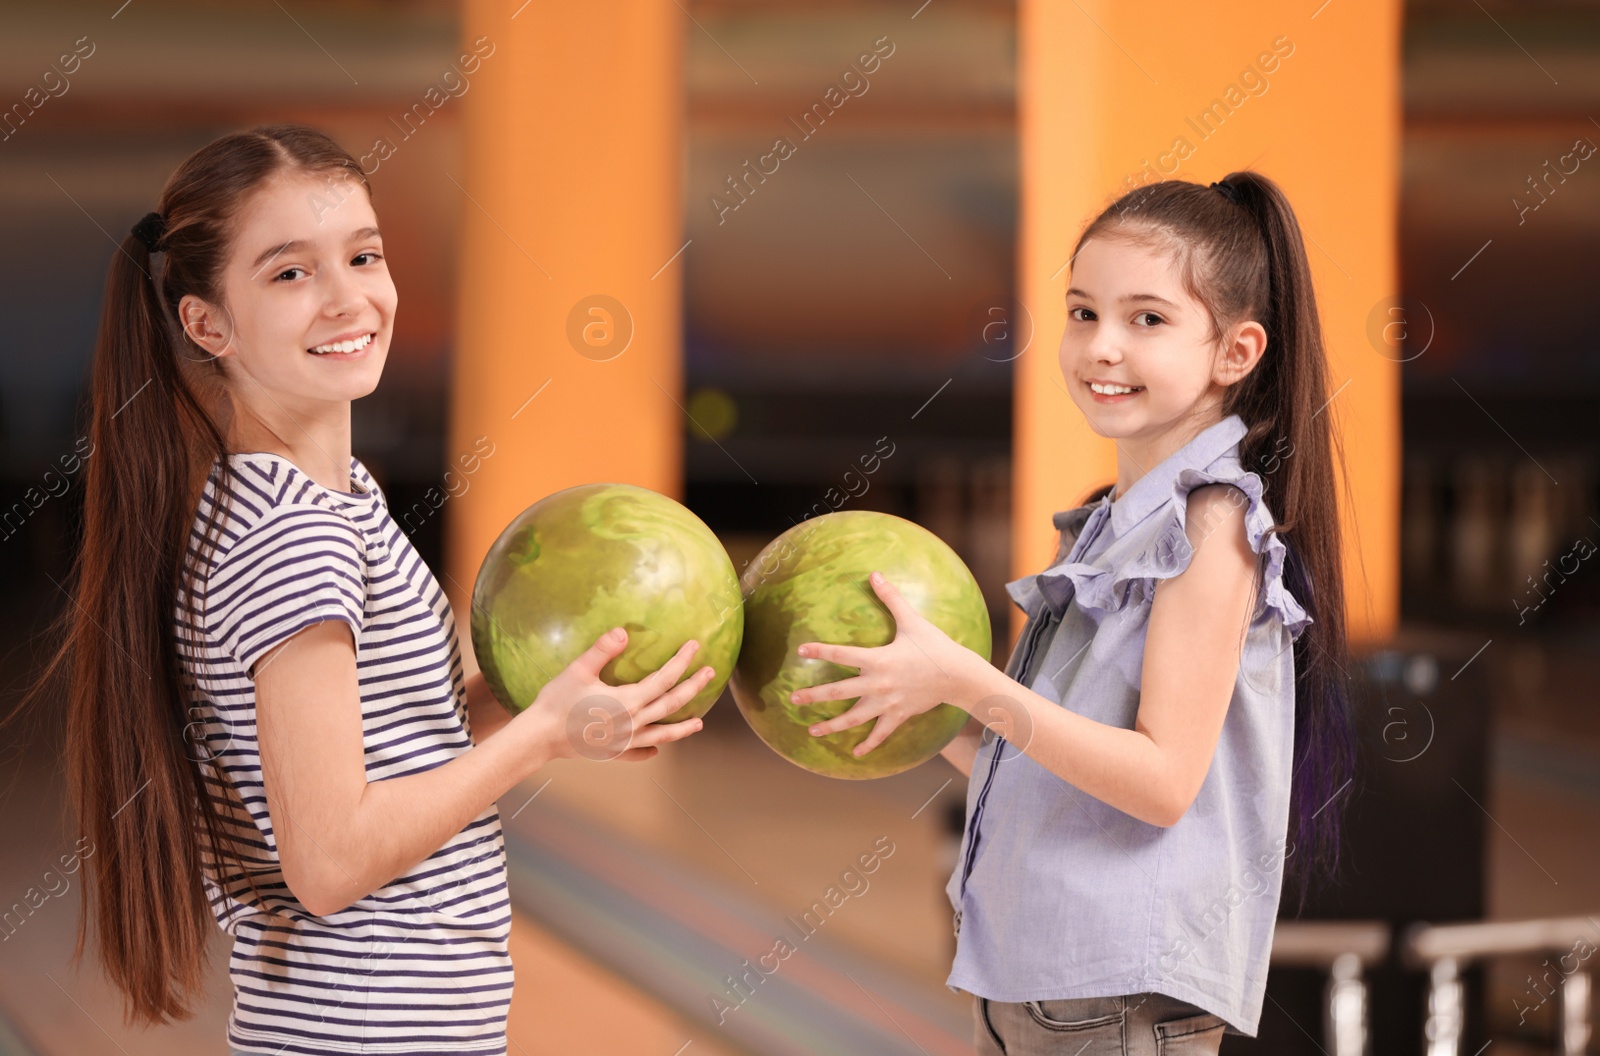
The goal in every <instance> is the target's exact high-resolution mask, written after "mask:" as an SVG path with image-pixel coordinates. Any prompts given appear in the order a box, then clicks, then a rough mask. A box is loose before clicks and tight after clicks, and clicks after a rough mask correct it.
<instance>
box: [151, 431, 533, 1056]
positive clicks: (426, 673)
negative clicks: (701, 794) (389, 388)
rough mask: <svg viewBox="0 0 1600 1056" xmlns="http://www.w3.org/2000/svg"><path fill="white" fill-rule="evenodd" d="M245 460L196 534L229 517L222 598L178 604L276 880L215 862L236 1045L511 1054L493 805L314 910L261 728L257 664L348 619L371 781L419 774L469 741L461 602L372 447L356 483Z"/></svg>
mask: <svg viewBox="0 0 1600 1056" xmlns="http://www.w3.org/2000/svg"><path fill="white" fill-rule="evenodd" d="M230 461H231V464H232V467H233V474H232V477H233V479H232V481H231V486H230V488H229V493H228V496H227V502H226V503H220V504H219V502H218V484H219V480H220V465H219V464H218V463H215V462H214V463H213V465H212V472H211V477H210V479H209V480H208V481H207V483H206V486H205V491H204V494H203V496H202V498H201V500H200V504H199V509H198V510H197V513H196V519H195V524H194V528H193V531H192V533H191V536H190V544H189V545H190V553H191V555H194V554H198V553H200V551H201V541H202V538H203V537H204V536H205V534H206V533H207V532H208V531H209V532H215V528H216V527H217V526H218V522H219V521H220V532H216V533H215V534H214V536H213V537H214V538H215V540H216V543H215V552H214V553H212V554H210V556H209V561H208V563H207V564H206V565H205V566H203V567H205V568H206V579H205V585H204V587H203V591H202V594H203V598H202V600H203V602H204V604H203V605H200V604H197V603H193V602H190V603H187V604H186V602H187V601H189V599H188V595H187V592H180V601H179V604H178V607H177V612H176V615H177V630H178V635H179V643H180V649H179V652H180V655H182V656H183V661H182V662H183V666H184V669H185V670H186V671H187V672H189V674H190V675H191V676H192V677H193V679H194V683H195V687H196V688H195V692H194V695H193V697H192V698H191V702H192V707H191V710H190V715H189V717H190V719H191V722H190V726H189V730H188V740H189V742H190V745H191V747H190V755H191V757H193V758H196V760H197V762H198V763H199V765H200V766H201V768H202V771H203V772H204V773H205V774H206V777H207V780H208V783H209V784H210V785H211V787H212V790H213V794H215V795H216V796H217V797H218V798H219V800H220V801H221V804H222V806H221V809H222V812H223V815H224V818H225V819H227V820H226V824H227V825H228V827H229V829H230V831H231V832H232V833H233V834H236V842H237V844H238V846H239V849H240V852H241V854H242V856H243V857H244V859H245V862H246V866H247V868H248V869H249V871H250V872H251V874H252V876H253V877H254V879H255V881H256V886H257V887H258V888H259V889H260V892H261V895H260V897H259V898H258V897H257V896H256V895H255V894H254V893H253V892H252V891H251V890H250V887H249V885H248V884H246V882H245V881H244V879H243V878H242V877H241V876H239V875H238V874H237V870H236V868H234V867H233V866H232V865H231V863H227V862H226V859H224V860H223V861H224V863H226V864H223V865H219V864H218V863H217V862H215V861H208V862H207V865H206V890H207V894H208V896H209V897H210V900H211V905H212V909H213V911H214V913H215V915H216V918H217V923H218V924H219V925H220V926H221V927H222V928H223V930H224V931H226V932H227V933H228V934H229V935H231V936H233V939H234V943H233V952H232V954H231V956H230V958H229V965H228V967H229V974H230V975H231V976H232V979H233V993H234V998H233V1010H232V1013H231V1015H230V1016H229V1019H228V1042H229V1044H230V1045H232V1046H233V1047H234V1048H235V1049H238V1050H242V1051H245V1052H260V1053H269V1052H270V1053H425V1052H426V1053H434V1052H439V1053H444V1052H449V1053H473V1054H482V1056H501V1054H503V1053H505V1051H506V1038H505V1026H506V1013H507V1010H508V1007H509V1005H510V1002H511V990H512V970H511V958H510V953H509V950H508V948H507V940H508V938H509V934H510V930H511V908H510V900H509V897H508V893H507V888H506V856H505V843H504V840H503V838H502V836H501V831H500V815H499V812H498V811H497V810H496V808H495V806H494V804H490V805H489V806H488V807H487V808H485V809H484V811H483V813H481V814H479V815H478V816H477V817H476V818H475V819H474V820H473V821H472V822H471V824H469V825H467V827H466V828H465V829H463V830H462V831H461V832H460V833H458V834H457V835H456V836H454V837H452V838H451V840H450V841H449V842H448V843H447V844H445V846H443V847H441V848H439V849H438V850H437V851H435V852H434V853H433V854H431V855H429V856H428V857H427V858H426V859H424V860H423V861H421V862H419V863H418V864H417V865H416V866H414V867H413V868H412V869H410V870H409V871H408V872H406V873H405V874H404V875H402V876H399V877H397V878H396V879H394V880H393V881H391V882H390V883H388V884H386V885H385V886H383V887H381V888H379V889H378V890H376V891H373V892H371V893H369V894H367V895H365V896H363V897H361V898H359V899H357V900H356V901H355V902H354V903H353V904H351V905H350V906H348V907H347V908H345V909H342V910H339V911H338V912H336V913H332V914H330V915H328V916H324V917H318V916H314V915H313V914H311V913H309V912H307V911H306V909H305V907H304V906H302V905H301V904H300V902H299V900H298V899H297V898H296V897H295V896H294V894H293V893H292V892H291V891H290V890H289V888H288V887H287V886H286V885H285V884H284V881H283V872H282V868H281V866H280V865H279V862H278V851H277V844H276V841H275V840H274V837H273V831H272V821H271V818H270V816H269V815H268V813H267V801H266V794H265V791H264V789H263V786H262V783H261V757H260V755H259V754H258V749H257V741H256V708H255V704H256V702H255V683H254V682H253V681H252V678H251V671H252V666H253V665H254V664H255V662H256V661H257V659H259V658H260V657H261V656H262V655H263V654H264V653H266V652H267V651H268V650H269V649H271V648H272V647H273V646H275V645H277V644H278V643H280V642H282V641H284V640H285V639H287V638H289V637H290V636H291V635H293V634H295V633H296V632H297V631H300V630H303V629H304V628H306V627H308V626H310V625H312V624H314V623H317V622H319V621H322V620H342V621H343V622H344V623H346V624H347V625H348V626H349V627H350V631H351V633H352V635H353V636H354V639H355V642H356V666H357V669H358V674H359V678H360V686H361V718H362V735H363V741H364V744H365V762H366V776H367V780H368V781H384V780H389V779H392V778H400V777H405V776H406V775H408V774H416V773H420V772H422V771H425V770H428V769H431V768H432V767H435V766H439V765H441V764H443V763H445V762H447V761H449V760H450V759H452V758H454V757H455V756H457V755H459V754H460V753H462V752H464V751H466V750H467V749H468V748H469V747H471V743H472V742H471V738H470V735H469V731H470V727H469V725H468V718H467V711H466V689H465V685H466V684H465V680H464V678H463V674H462V667H461V651H460V644H459V641H458V639H457V636H456V623H455V617H454V615H453V613H452V612H451V608H450V603H449V601H448V599H447V598H446V597H445V596H444V592H443V591H441V590H440V589H439V584H438V582H437V581H436V580H435V579H434V577H433V574H432V573H431V572H430V571H429V569H428V567H427V565H425V564H424V563H423V561H422V559H421V558H420V557H419V556H418V555H417V552H416V550H415V549H414V548H413V547H412V546H411V543H410V542H409V540H407V538H406V537H405V535H404V534H403V533H402V532H401V531H400V529H399V527H398V526H397V525H396V524H395V522H394V519H393V518H392V517H390V515H389V509H388V505H387V501H386V500H385V498H384V495H383V492H382V490H381V489H380V488H379V487H378V486H377V484H376V483H375V482H374V481H373V479H372V477H371V475H370V474H368V472H367V469H366V467H365V466H363V465H362V464H361V462H360V461H359V460H357V459H354V458H352V459H351V460H350V466H351V477H350V484H351V489H352V490H351V491H349V492H343V491H334V490H330V489H328V488H325V487H323V486H321V485H320V484H317V483H316V482H314V481H313V480H311V479H310V478H309V477H308V476H306V475H305V474H304V473H303V472H301V471H300V470H299V469H298V468H296V467H295V465H294V463H292V462H290V461H289V460H288V459H286V458H284V457H282V456H279V455H275V454H269V453H265V452H247V453H241V454H234V455H233V456H232V457H231V460H230ZM221 506H225V507H226V510H225V511H224V510H223V509H221V508H219V507H221ZM196 610H198V611H196ZM219 873H223V874H226V875H223V876H220V877H219Z"/></svg>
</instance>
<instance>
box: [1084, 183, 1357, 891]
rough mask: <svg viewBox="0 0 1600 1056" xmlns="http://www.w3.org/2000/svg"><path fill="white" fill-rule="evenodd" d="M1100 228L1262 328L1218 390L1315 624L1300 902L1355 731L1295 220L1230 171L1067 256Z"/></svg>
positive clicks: (1303, 761) (1299, 850) (1321, 404)
mask: <svg viewBox="0 0 1600 1056" xmlns="http://www.w3.org/2000/svg"><path fill="white" fill-rule="evenodd" d="M1096 235H1099V236H1101V237H1105V238H1124V239H1128V240H1131V241H1134V242H1139V243H1142V244H1148V245H1152V246H1157V247H1160V248H1162V249H1166V250H1170V251H1172V252H1173V254H1174V257H1175V262H1176V264H1177V267H1178V271H1179V274H1180V276H1181V277H1182V281H1183V283H1184V286H1185V288H1186V289H1187V290H1188V292H1189V293H1190V294H1191V295H1192V296H1193V297H1194V298H1195V299H1196V300H1197V301H1199V302H1200V303H1201V304H1204V305H1205V306H1206V308H1207V310H1208V312H1209V313H1210V316H1211V324H1212V338H1213V340H1220V339H1221V338H1222V336H1223V334H1224V332H1225V331H1226V330H1228V329H1229V328H1231V327H1232V326H1234V325H1235V324H1237V323H1239V322H1241V321H1244V320H1247V319H1253V320H1255V321H1257V322H1259V323H1260V324H1261V325H1262V327H1263V328H1264V329H1265V330H1266V333H1267V346H1266V351H1265V353H1264V354H1263V355H1262V357H1261V359H1260V361H1259V362H1258V363H1257V364H1256V367H1255V369H1254V370H1252V371H1251V372H1250V373H1249V374H1248V375H1247V376H1246V377H1245V378H1244V379H1243V380H1241V381H1240V382H1238V383H1237V384H1235V385H1233V386H1230V387H1229V388H1228V390H1227V392H1226V393H1225V394H1224V396H1223V400H1222V415H1223V416H1224V417H1226V416H1228V415H1231V414H1237V415H1239V417H1240V418H1241V419H1243V420H1244V422H1245V423H1246V425H1247V426H1248V427H1249V430H1248V432H1247V433H1246V434H1245V436H1244V438H1243V439H1242V440H1241V441H1240V442H1239V461H1240V463H1241V465H1243V467H1244V468H1245V469H1247V470H1251V471H1253V472H1255V473H1257V474H1259V475H1260V476H1261V477H1262V480H1263V482H1264V483H1265V485H1266V489H1267V492H1268V494H1269V495H1270V496H1271V498H1270V500H1269V503H1270V506H1271V509H1272V511H1273V513H1274V514H1275V515H1276V516H1277V517H1278V518H1279V520H1278V523H1277V524H1275V525H1274V529H1275V531H1276V532H1277V534H1278V536H1279V538H1281V539H1282V540H1283V541H1284V543H1285V545H1286V547H1287V549H1288V555H1287V557H1286V559H1285V563H1284V581H1285V586H1287V587H1288V589H1289V592H1290V593H1291V594H1293V595H1294V597H1295V599H1296V600H1298V601H1299V602H1300V603H1301V606H1302V607H1303V608H1304V609H1305V610H1306V612H1307V613H1308V614H1309V615H1310V616H1311V618H1312V620H1313V621H1314V622H1313V623H1312V624H1311V625H1310V626H1308V627H1307V628H1306V629H1305V631H1304V632H1303V633H1302V634H1301V635H1300V637H1299V638H1298V639H1297V640H1296V641H1295V643H1294V646H1293V648H1294V668H1295V724H1294V761H1293V778H1292V782H1291V787H1290V794H1289V798H1290V818H1289V833H1288V839H1289V842H1290V844H1291V845H1292V846H1293V848H1294V851H1293V854H1292V855H1291V856H1289V857H1288V858H1287V859H1286V861H1287V868H1286V870H1285V881H1286V882H1287V883H1289V884H1291V885H1293V886H1295V887H1297V888H1298V889H1299V895H1300V898H1299V908H1300V910H1302V911H1303V910H1304V909H1305V906H1306V902H1307V900H1308V898H1309V897H1310V895H1311V893H1312V891H1313V888H1314V886H1315V885H1317V884H1318V882H1332V881H1333V879H1334V878H1335V877H1336V876H1337V874H1338V871H1339V866H1340V862H1341V853H1340V838H1339V834H1340V829H1341V825H1342V817H1343V812H1344V808H1345V804H1347V803H1349V802H1350V801H1351V799H1352V798H1353V796H1354V791H1353V790H1352V789H1349V788H1346V786H1347V785H1349V784H1350V783H1351V781H1352V780H1353V779H1354V777H1355V761H1356V739H1355V723H1354V716H1353V709H1352V702H1351V693H1350V686H1349V675H1348V674H1347V672H1348V670H1349V667H1350V657H1349V645H1348V641H1347V639H1346V629H1345V592H1344V572H1343V564H1342V541H1341V531H1340V522H1339V507H1338V503H1337V501H1336V487H1335V480H1336V477H1335V472H1334V467H1335V463H1336V462H1338V463H1339V464H1342V463H1343V461H1344V453H1343V449H1342V447H1341V446H1340V445H1339V443H1338V437H1337V434H1336V432H1335V431H1334V429H1333V425H1332V422H1331V420H1330V419H1331V418H1332V415H1331V414H1328V413H1327V409H1328V407H1329V401H1330V399H1331V396H1332V394H1331V393H1330V391H1329V383H1328V379H1329V371H1328V361H1327V353H1326V348H1325V345H1324V342H1323V335H1322V324H1321V322H1320V320H1319V318H1318V314H1317V303H1316V294H1315V292H1314V290H1313V289H1312V283H1311V266H1310V263H1309V261H1308V260H1307V258H1306V250H1305V243H1304V241H1303V239H1302V238H1301V234H1300V224H1299V221H1298V220H1297V219H1296V218H1295V215H1294V210H1293V209H1292V208H1291V207H1290V205H1289V200H1288V199H1287V198H1286V197H1285V196H1284V193H1283V191H1282V189H1281V188H1279V186H1278V185H1277V184H1276V183H1275V182H1274V181H1272V180H1270V179H1268V178H1267V177H1265V176H1262V175H1261V174H1259V173H1255V172H1249V171H1240V172H1233V173H1229V174H1228V175H1227V176H1226V177H1224V178H1223V179H1222V180H1221V181H1219V182H1218V183H1215V184H1212V185H1211V186H1210V187H1207V186H1204V185H1201V184H1197V183H1189V182H1186V181H1181V180H1166V181H1162V182H1160V183H1156V184H1152V185H1147V186H1144V187H1140V188H1138V189H1136V190H1133V191H1130V192H1128V193H1127V194H1126V195H1123V196H1122V197H1121V198H1119V199H1118V200H1117V201H1116V202H1113V203H1112V204H1111V205H1110V206H1108V207H1107V208H1106V209H1105V210H1104V211H1103V212H1102V213H1101V214H1100V215H1099V216H1098V217H1097V218H1096V219H1095V220H1094V221H1093V222H1092V223H1090V224H1089V225H1088V227H1086V228H1085V229H1084V232H1083V234H1081V235H1080V236H1079V238H1078V244H1077V246H1076V247H1074V255H1076V253H1077V250H1078V249H1081V248H1082V246H1083V245H1084V244H1085V243H1086V242H1087V241H1088V240H1089V239H1090V238H1091V237H1093V236H1096ZM1346 500H1347V501H1348V500H1349V494H1348V482H1347V483H1346Z"/></svg>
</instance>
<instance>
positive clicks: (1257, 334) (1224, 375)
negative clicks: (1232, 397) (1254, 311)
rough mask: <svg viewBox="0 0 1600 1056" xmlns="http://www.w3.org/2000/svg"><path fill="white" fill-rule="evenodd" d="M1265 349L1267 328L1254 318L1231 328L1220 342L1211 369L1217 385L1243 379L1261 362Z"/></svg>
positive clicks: (1233, 382) (1229, 383)
mask: <svg viewBox="0 0 1600 1056" xmlns="http://www.w3.org/2000/svg"><path fill="white" fill-rule="evenodd" d="M1266 351H1267V330H1266V328H1265V327H1264V326H1262V325H1261V324H1260V323H1258V322H1256V321H1255V320H1254V319H1247V320H1245V321H1244V322H1242V323H1240V324H1239V325H1238V326H1236V327H1234V328H1233V332H1232V333H1231V334H1229V335H1227V336H1226V337H1225V338H1224V340H1223V343H1222V353H1221V355H1219V356H1218V357H1217V365H1216V368H1215V370H1214V371H1213V376H1214V379H1215V380H1216V382H1217V384H1219V385H1234V384H1237V383H1238V382H1240V381H1241V380H1243V379H1244V378H1245V377H1246V376H1247V375H1249V373H1250V372H1251V371H1252V370H1254V369H1255V368H1256V364H1257V363H1259V362H1261V357H1262V355H1264V354H1265V353H1266Z"/></svg>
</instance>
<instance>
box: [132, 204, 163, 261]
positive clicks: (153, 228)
mask: <svg viewBox="0 0 1600 1056" xmlns="http://www.w3.org/2000/svg"><path fill="white" fill-rule="evenodd" d="M166 233H167V218H166V217H164V216H162V215H161V214H160V213H146V214H144V219H143V220H140V221H139V222H138V223H137V224H134V225H133V237H135V238H137V239H138V240H139V241H140V242H143V243H144V248H146V249H148V250H149V251H150V252H152V253H155V252H157V251H158V249H159V248H160V244H161V237H162V236H163V235H165V234H166Z"/></svg>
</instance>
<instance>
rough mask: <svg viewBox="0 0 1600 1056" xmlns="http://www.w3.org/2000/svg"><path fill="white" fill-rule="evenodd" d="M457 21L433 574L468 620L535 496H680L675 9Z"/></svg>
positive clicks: (680, 17) (489, 12)
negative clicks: (626, 490) (495, 553)
mask: <svg viewBox="0 0 1600 1056" xmlns="http://www.w3.org/2000/svg"><path fill="white" fill-rule="evenodd" d="M462 23H463V38H462V39H463V46H462V50H463V52H464V53H470V52H474V51H475V52H476V53H477V54H479V55H484V56H485V57H484V58H482V59H481V65H480V66H479V67H478V69H477V70H476V72H475V73H474V74H473V76H472V79H471V90H470V91H468V92H466V93H465V94H464V95H463V97H462V100H461V102H462V104H463V121H464V126H465V127H464V137H463V138H464V147H463V158H462V166H461V171H460V172H459V173H450V174H449V176H450V178H451V179H453V180H454V182H455V184H456V185H457V186H452V183H451V180H450V179H445V178H443V177H441V180H440V184H441V187H440V193H441V194H450V195H453V196H455V197H456V198H457V200H458V203H459V204H458V208H459V215H460V218H461V238H460V243H459V244H460V254H461V256H460V261H461V263H460V280H459V281H460V289H459V295H458V301H457V305H458V321H457V331H456V332H457V344H456V349H455V367H454V382H455V389H454V392H453V393H452V398H451V421H450V432H449V448H448V450H447V452H446V457H447V459H449V462H450V466H449V468H450V469H451V471H452V476H450V477H447V478H446V482H447V483H449V482H451V481H455V482H456V483H455V486H454V488H453V489H451V490H450V498H449V500H448V505H447V507H446V509H445V511H444V512H445V516H446V562H445V564H446V578H445V583H444V586H445V588H446V591H447V593H448V594H449V595H450V599H451V604H452V605H453V607H454V608H455V611H456V613H457V616H458V619H459V620H460V623H461V626H462V629H463V633H464V632H465V627H466V624H467V619H466V617H467V614H468V612H469V611H470V610H469V605H470V592H471V590H472V584H473V580H474V578H475V577H476V575H477V571H478V565H479V563H480V562H481V561H482V560H483V555H484V553H485V552H486V551H487V550H488V548H489V546H490V544H492V543H493V542H494V540H495V538H496V537H497V536H498V535H499V534H500V532H501V531H502V530H503V529H504V528H505V526H506V525H507V524H508V523H509V522H510V521H511V519H512V518H513V517H515V516H516V515H517V514H518V513H519V512H521V511H522V510H523V509H525V508H526V507H527V506H529V505H531V504H532V503H534V502H535V501H537V500H538V499H540V498H543V497H544V496H545V495H548V494H550V493H551V492H554V491H558V490H560V489H562V488H566V487H571V486H573V485H577V484H587V483H594V482H600V481H617V482H623V483H629V484H637V485H640V486H642V487H647V488H653V489H655V490H656V491H659V492H662V493H663V494H667V495H671V496H673V497H675V498H681V478H682V472H681V464H682V453H681V448H682V428H681V421H682V414H683V412H682V411H681V410H679V406H678V404H679V403H681V401H682V397H681V395H680V390H681V387H682V378H681V374H682V371H681V337H680V331H681V326H680V289H681V281H680V280H681V277H682V275H683V263H684V257H683V255H682V254H681V253H679V249H680V247H682V245H683V242H684V239H683V235H682V226H683V225H682V204H681V200H680V197H681V196H680V187H679V181H680V175H679V174H680V172H681V171H682V163H681V157H682V124H683V120H682V109H683V106H682V97H683V88H682V83H683V76H682V66H683V56H682V47H683V27H684V24H685V16H684V13H683V11H682V10H681V9H679V8H678V7H676V6H674V5H673V4H665V3H658V2H656V0H592V2H585V3H526V2H525V0H472V2H470V3H468V4H466V5H465V7H464V9H463V16H462ZM491 47H492V49H493V50H492V52H491V51H490V50H489V49H490V48H491ZM486 53H487V54H486ZM675 254H676V256H674V255H675ZM485 452H488V454H487V456H485ZM465 645H466V643H465V642H463V646H465ZM467 652H469V653H470V649H468V650H467ZM468 663H469V664H470V663H471V659H470V657H469V658H468Z"/></svg>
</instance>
